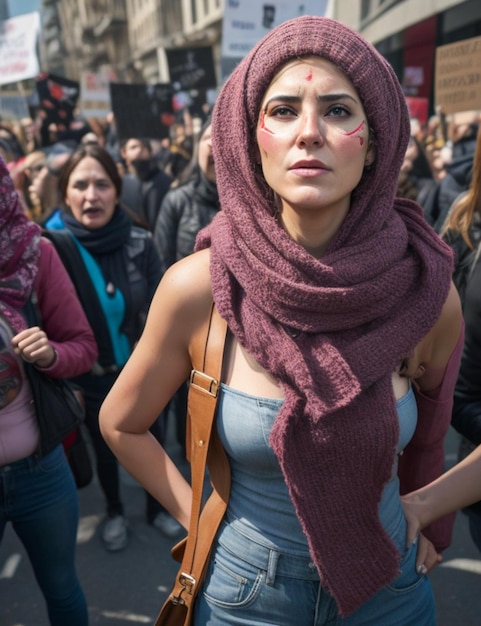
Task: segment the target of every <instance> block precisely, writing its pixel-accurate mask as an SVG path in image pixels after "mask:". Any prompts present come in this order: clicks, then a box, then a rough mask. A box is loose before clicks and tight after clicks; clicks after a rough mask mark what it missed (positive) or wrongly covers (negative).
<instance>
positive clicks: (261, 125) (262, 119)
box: [260, 111, 274, 135]
mask: <svg viewBox="0 0 481 626" xmlns="http://www.w3.org/2000/svg"><path fill="white" fill-rule="evenodd" d="M260 122H261V123H260V127H261V130H263V131H265V132H266V133H270V134H271V135H273V134H274V132H273V131H272V130H271V129H270V128H267V126H266V113H265V111H262V112H261V120H260Z"/></svg>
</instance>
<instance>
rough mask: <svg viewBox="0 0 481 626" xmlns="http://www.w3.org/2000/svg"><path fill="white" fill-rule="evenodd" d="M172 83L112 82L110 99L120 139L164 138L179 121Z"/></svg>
mask: <svg viewBox="0 0 481 626" xmlns="http://www.w3.org/2000/svg"><path fill="white" fill-rule="evenodd" d="M172 95H173V92H172V86H171V85H170V84H163V83H157V84H156V85H147V84H143V83H142V84H130V83H110V99H111V103H112V111H113V114H114V117H115V125H116V128H117V133H118V136H119V139H130V138H132V137H138V138H142V137H145V138H150V139H163V138H164V137H168V136H169V127H170V126H172V124H173V123H174V122H175V116H174V110H173V106H172Z"/></svg>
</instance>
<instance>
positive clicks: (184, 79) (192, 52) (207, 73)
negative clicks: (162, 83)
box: [165, 46, 217, 91]
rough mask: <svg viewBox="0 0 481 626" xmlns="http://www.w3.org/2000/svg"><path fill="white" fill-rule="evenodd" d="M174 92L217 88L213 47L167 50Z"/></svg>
mask: <svg viewBox="0 0 481 626" xmlns="http://www.w3.org/2000/svg"><path fill="white" fill-rule="evenodd" d="M165 52H166V54H167V63H168V65H169V74H170V82H171V83H172V87H173V89H174V91H188V90H189V89H211V88H214V87H216V86H217V79H216V75H215V66H214V56H213V54H212V47H211V46H204V47H201V48H176V49H172V50H166V51H165Z"/></svg>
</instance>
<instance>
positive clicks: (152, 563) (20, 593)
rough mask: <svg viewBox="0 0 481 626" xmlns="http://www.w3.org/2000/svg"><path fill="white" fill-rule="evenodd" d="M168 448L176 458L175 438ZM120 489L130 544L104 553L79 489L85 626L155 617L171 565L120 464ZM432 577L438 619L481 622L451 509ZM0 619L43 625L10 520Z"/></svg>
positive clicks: (458, 624)
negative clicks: (450, 530)
mask: <svg viewBox="0 0 481 626" xmlns="http://www.w3.org/2000/svg"><path fill="white" fill-rule="evenodd" d="M456 445H457V438H456V435H455V434H454V433H453V432H451V433H450V436H449V437H448V443H447V455H446V465H447V466H450V465H452V464H453V463H454V462H455V458H456V455H455V450H456ZM171 453H172V454H173V456H174V457H177V458H179V450H178V448H177V447H176V446H175V445H171ZM122 494H123V501H124V503H125V507H126V516H127V518H128V520H129V524H130V543H129V546H128V547H127V549H126V550H124V551H122V552H118V553H108V552H106V551H105V550H104V548H103V546H102V544H101V540H100V536H99V531H100V528H101V523H102V520H103V509H104V507H103V499H102V495H101V493H100V489H99V486H98V483H97V481H96V479H95V480H94V482H93V483H92V484H91V485H89V486H88V487H86V488H84V489H82V490H80V491H79V499H80V512H81V520H80V528H79V533H78V555H77V565H78V572H79V577H80V579H81V583H82V586H83V588H84V591H85V595H86V597H87V602H88V605H89V615H90V625H91V626H136V625H142V624H153V623H154V621H155V617H156V615H157V613H158V611H159V609H160V607H161V605H162V602H163V600H164V598H165V597H166V594H167V592H168V590H169V589H170V585H171V583H172V581H173V578H174V575H175V572H176V571H177V564H176V563H175V562H174V561H173V560H172V559H171V557H170V548H171V547H172V545H173V543H175V541H173V540H169V539H167V538H165V537H164V536H163V535H162V534H161V533H160V532H159V531H158V530H156V529H154V528H152V527H151V526H149V525H148V524H147V523H146V521H145V495H144V492H143V491H142V489H141V488H140V487H139V486H138V485H137V484H136V483H135V482H134V481H133V479H131V478H130V477H129V476H128V475H127V474H126V473H125V472H123V471H122ZM431 580H432V583H433V588H434V593H435V597H436V604H437V612H438V626H479V625H480V624H481V555H480V554H479V552H478V551H477V550H476V548H475V546H474V545H473V543H472V541H471V539H470V537H469V533H468V529H467V523H466V519H465V516H464V515H463V514H458V516H457V519H456V525H455V531H454V538H453V542H452V545H451V547H450V548H449V549H448V550H447V551H446V552H445V554H444V561H443V563H442V565H441V566H439V567H438V568H436V570H435V571H434V572H433V573H432V574H431ZM0 626H49V625H48V620H47V617H46V612H45V608H44V604H43V598H42V596H41V594H40V592H39V590H38V587H37V585H36V582H35V579H34V577H33V574H32V571H31V567H30V564H29V561H28V559H27V558H26V555H25V551H24V549H23V547H22V545H21V544H20V542H19V541H18V539H17V537H16V535H15V534H14V532H13V530H12V529H11V526H10V525H9V526H8V527H7V531H6V534H5V537H4V540H3V542H2V544H1V545H0ZM65 626H68V624H66V625H65ZM373 626H377V625H373ZM382 626H388V625H385V624H383V625H382ZM409 626H416V625H409Z"/></svg>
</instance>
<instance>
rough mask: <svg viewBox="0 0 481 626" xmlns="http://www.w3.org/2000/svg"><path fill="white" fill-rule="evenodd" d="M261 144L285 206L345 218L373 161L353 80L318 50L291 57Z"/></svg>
mask: <svg viewBox="0 0 481 626" xmlns="http://www.w3.org/2000/svg"><path fill="white" fill-rule="evenodd" d="M256 137H257V144H258V150H259V155H260V160H261V164H262V170H263V173H264V177H265V179H266V181H267V183H268V184H269V186H270V187H271V188H272V189H273V190H274V192H275V193H276V194H277V195H278V197H279V198H280V201H281V207H282V208H281V211H282V212H284V211H286V210H291V209H292V210H293V211H295V212H296V213H299V212H304V211H309V212H312V211H323V213H326V212H331V214H332V215H335V216H336V218H335V219H336V221H338V222H339V223H340V222H341V221H342V219H344V217H345V215H346V214H347V212H348V210H349V205H350V197H351V192H352V191H353V189H354V188H355V187H356V185H357V184H358V183H359V181H360V179H361V176H362V173H363V170H364V167H365V166H366V165H368V164H371V163H372V161H373V158H374V154H373V150H372V149H370V148H369V127H368V122H367V118H366V114H365V113H364V109H363V107H362V104H361V101H360V99H359V96H358V94H357V92H356V90H355V88H354V86H353V85H352V84H351V82H350V80H349V79H348V78H347V77H346V76H345V75H344V74H343V73H342V72H341V71H340V70H339V69H338V68H337V67H336V66H335V65H333V64H332V63H331V62H329V61H327V60H325V59H321V58H319V57H310V58H307V59H298V60H294V61H291V62H289V63H288V64H287V65H285V66H284V67H283V69H282V70H281V71H280V72H279V73H278V74H277V75H276V76H275V78H274V79H273V81H272V82H271V84H270V86H269V87H268V89H267V91H266V93H265V95H264V98H263V101H262V105H261V112H260V115H259V120H258V123H257V133H256Z"/></svg>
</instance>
